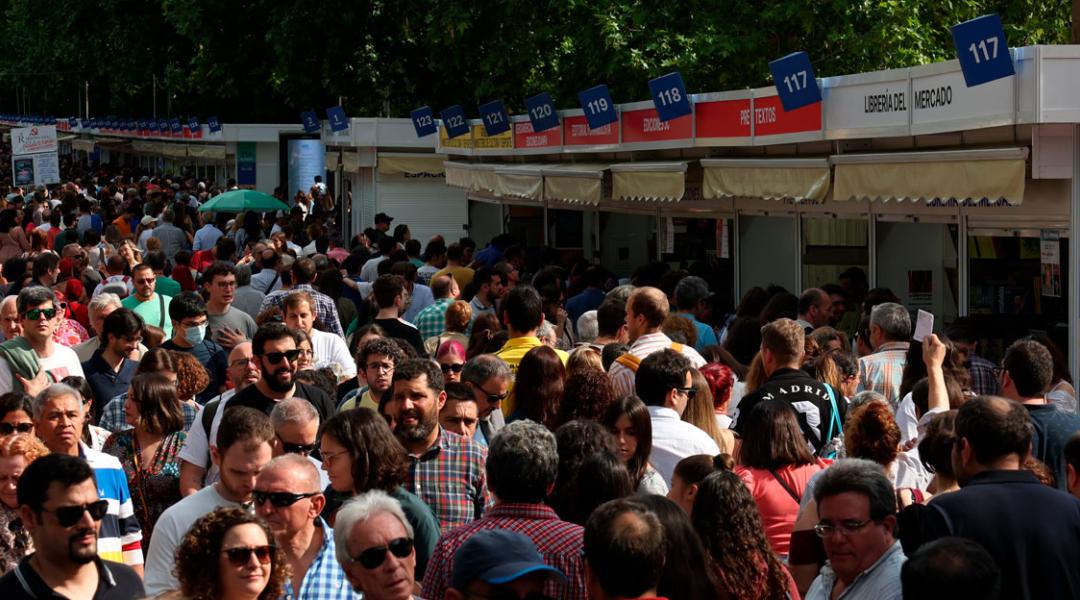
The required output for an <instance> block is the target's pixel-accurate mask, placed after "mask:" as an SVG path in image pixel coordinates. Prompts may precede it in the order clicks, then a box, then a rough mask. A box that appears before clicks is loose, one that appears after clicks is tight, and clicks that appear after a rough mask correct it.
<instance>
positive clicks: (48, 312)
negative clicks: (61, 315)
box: [23, 308, 56, 321]
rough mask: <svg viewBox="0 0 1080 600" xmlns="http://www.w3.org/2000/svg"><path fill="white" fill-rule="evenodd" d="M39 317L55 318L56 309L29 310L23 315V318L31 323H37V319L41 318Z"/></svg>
mask: <svg viewBox="0 0 1080 600" xmlns="http://www.w3.org/2000/svg"><path fill="white" fill-rule="evenodd" d="M41 315H45V318H46V319H51V318H53V317H55V316H56V309H55V308H31V309H30V310H28V311H26V312H25V313H23V316H25V317H26V318H27V319H30V320H31V321H37V320H38V319H40V318H41Z"/></svg>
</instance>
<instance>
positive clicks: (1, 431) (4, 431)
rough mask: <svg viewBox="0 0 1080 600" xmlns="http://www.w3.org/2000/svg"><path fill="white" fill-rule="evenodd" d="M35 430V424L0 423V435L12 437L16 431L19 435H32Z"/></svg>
mask: <svg viewBox="0 0 1080 600" xmlns="http://www.w3.org/2000/svg"><path fill="white" fill-rule="evenodd" d="M33 430H34V424H33V423H0V435H11V434H13V433H15V432H16V431H18V432H19V433H30V432H31V431H33Z"/></svg>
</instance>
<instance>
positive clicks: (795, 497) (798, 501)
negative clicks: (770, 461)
mask: <svg viewBox="0 0 1080 600" xmlns="http://www.w3.org/2000/svg"><path fill="white" fill-rule="evenodd" d="M769 472H770V473H772V476H773V479H775V480H776V482H777V483H779V484H780V487H782V488H784V491H785V492H787V493H788V495H789V496H791V498H792V499H793V500H795V504H798V505H800V506H801V505H802V498H801V497H800V496H799V494H797V493H795V490H794V488H792V487H791V486H790V485H789V484H788V482H786V481H784V480H783V479H781V478H780V476H779V475H777V474H776V471H774V470H773V469H769Z"/></svg>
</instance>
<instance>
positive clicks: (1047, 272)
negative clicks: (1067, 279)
mask: <svg viewBox="0 0 1080 600" xmlns="http://www.w3.org/2000/svg"><path fill="white" fill-rule="evenodd" d="M1039 250H1040V251H1039V261H1040V262H1041V263H1042V294H1043V296H1050V297H1053V298H1060V297H1061V287H1062V286H1061V239H1060V234H1059V233H1058V232H1057V231H1055V230H1053V229H1043V230H1042V231H1041V232H1040V234H1039Z"/></svg>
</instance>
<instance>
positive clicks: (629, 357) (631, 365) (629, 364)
mask: <svg viewBox="0 0 1080 600" xmlns="http://www.w3.org/2000/svg"><path fill="white" fill-rule="evenodd" d="M670 347H671V349H672V350H674V351H676V352H678V353H679V354H682V351H683V345H682V344H680V343H679V342H671V346H670ZM615 362H617V363H619V364H620V365H622V366H624V367H626V368H627V369H630V370H631V371H633V372H634V373H637V370H638V368H639V367H640V366H641V359H640V358H638V357H636V356H634V355H633V354H630V353H629V352H627V353H626V354H623V355H622V356H620V357H619V358H616V359H615Z"/></svg>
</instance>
